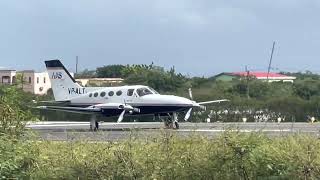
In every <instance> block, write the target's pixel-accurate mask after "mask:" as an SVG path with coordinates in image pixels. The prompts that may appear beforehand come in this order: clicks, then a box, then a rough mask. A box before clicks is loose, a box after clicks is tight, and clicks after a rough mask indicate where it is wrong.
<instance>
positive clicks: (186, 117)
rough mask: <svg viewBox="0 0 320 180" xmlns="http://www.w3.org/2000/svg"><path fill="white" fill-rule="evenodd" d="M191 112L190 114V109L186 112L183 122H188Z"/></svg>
mask: <svg viewBox="0 0 320 180" xmlns="http://www.w3.org/2000/svg"><path fill="white" fill-rule="evenodd" d="M191 112H192V108H190V109H189V110H188V112H187V114H186V116H185V117H184V120H185V121H188V119H189V118H190V116H191Z"/></svg>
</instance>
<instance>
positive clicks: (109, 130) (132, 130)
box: [27, 122, 320, 141]
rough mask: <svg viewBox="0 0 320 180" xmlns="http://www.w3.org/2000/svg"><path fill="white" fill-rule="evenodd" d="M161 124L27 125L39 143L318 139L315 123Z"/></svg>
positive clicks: (37, 123) (80, 123)
mask: <svg viewBox="0 0 320 180" xmlns="http://www.w3.org/2000/svg"><path fill="white" fill-rule="evenodd" d="M163 127H164V125H163V123H161V122H137V123H119V124H118V123H100V129H99V131H97V132H91V131H89V123H88V122H36V123H28V124H27V128H29V129H32V130H34V132H35V133H36V135H37V136H38V137H40V139H41V140H52V141H70V140H88V141H119V140H126V139H128V138H132V137H134V138H140V139H146V138H154V137H157V136H160V135H164V134H171V135H176V136H178V137H188V136H191V135H195V134H196V135H201V136H206V137H215V136H217V135H220V134H221V133H223V132H225V131H227V130H228V131H239V132H242V133H252V132H261V133H264V134H267V135H269V136H283V135H290V134H311V135H314V136H320V124H319V123H313V124H311V123H180V129H178V130H171V129H164V128H163Z"/></svg>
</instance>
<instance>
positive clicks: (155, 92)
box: [149, 87, 159, 94]
mask: <svg viewBox="0 0 320 180" xmlns="http://www.w3.org/2000/svg"><path fill="white" fill-rule="evenodd" d="M149 89H150V90H151V91H152V92H153V94H159V93H158V92H157V91H156V90H154V89H153V88H151V87H149Z"/></svg>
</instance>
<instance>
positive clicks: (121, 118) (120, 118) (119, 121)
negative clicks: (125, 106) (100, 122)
mask: <svg viewBox="0 0 320 180" xmlns="http://www.w3.org/2000/svg"><path fill="white" fill-rule="evenodd" d="M125 113H126V110H123V111H122V113H121V114H120V116H119V118H118V121H117V123H121V121H122V120H123V117H124V114H125Z"/></svg>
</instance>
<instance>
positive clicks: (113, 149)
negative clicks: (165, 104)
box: [0, 131, 320, 179]
mask: <svg viewBox="0 0 320 180" xmlns="http://www.w3.org/2000/svg"><path fill="white" fill-rule="evenodd" d="M3 143H4V142H1V145H0V146H1V150H0V151H1V154H3V151H7V150H10V152H7V153H15V155H16V156H15V157H16V159H18V161H14V162H15V163H16V164H17V166H16V167H24V171H23V172H24V173H23V174H22V175H19V171H17V170H15V171H12V174H11V176H9V175H10V174H8V173H7V175H6V177H7V178H8V177H10V178H12V177H24V178H25V179H319V178H320V154H319V153H320V142H319V140H318V139H317V138H316V137H312V136H305V135H295V136H287V137H273V138H269V137H267V136H265V135H263V134H259V133H251V134H242V133H236V132H226V133H224V134H222V135H221V136H219V137H216V138H211V139H208V138H205V137H201V136H198V135H192V136H191V137H188V138H178V137H176V136H175V135H173V134H172V132H170V131H165V132H163V134H162V135H161V136H159V137H156V138H149V139H144V140H142V139H141V138H140V139H135V137H134V136H132V137H131V138H130V139H128V140H126V141H121V142H117V143H116V142H86V141H70V142H51V141H42V142H41V141H40V142H39V141H37V142H35V141H24V142H16V143H17V144H19V146H18V147H19V148H25V149H24V150H21V149H20V150H19V151H17V150H12V149H4V148H3V147H5V146H6V145H5V143H4V144H3ZM26 144H28V145H26ZM19 148H18V149H19ZM35 154H36V156H35ZM10 157H12V156H10ZM17 157H21V158H17ZM4 158H5V156H1V167H3V162H4ZM19 162H20V163H26V162H28V164H27V166H21V164H20V166H19ZM0 171H1V173H3V169H2V168H1V169H0Z"/></svg>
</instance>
